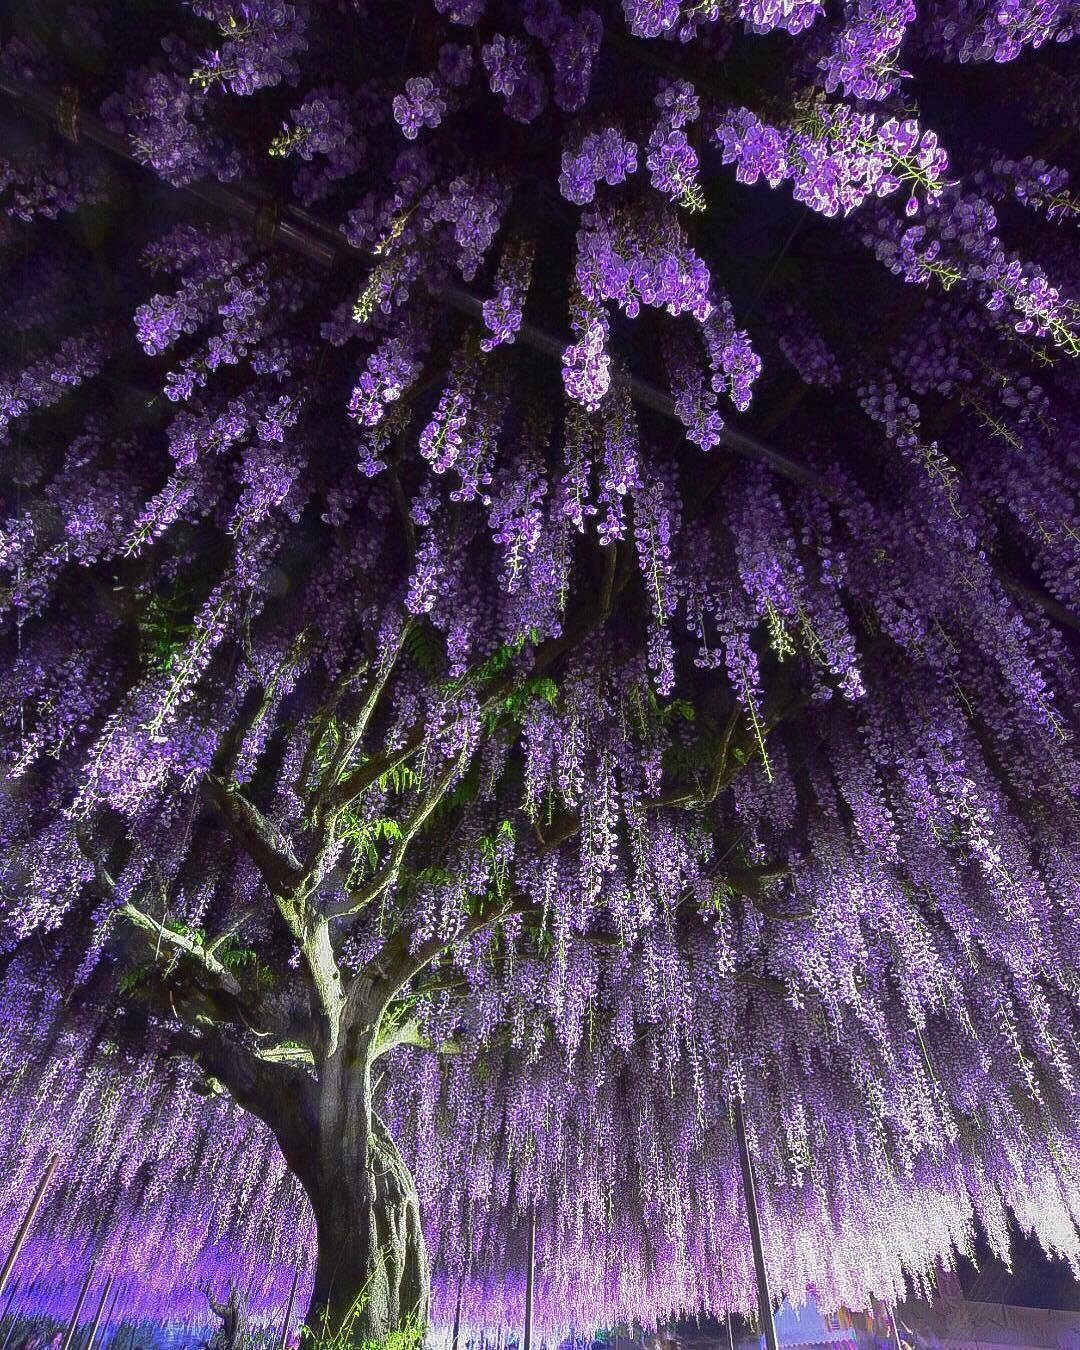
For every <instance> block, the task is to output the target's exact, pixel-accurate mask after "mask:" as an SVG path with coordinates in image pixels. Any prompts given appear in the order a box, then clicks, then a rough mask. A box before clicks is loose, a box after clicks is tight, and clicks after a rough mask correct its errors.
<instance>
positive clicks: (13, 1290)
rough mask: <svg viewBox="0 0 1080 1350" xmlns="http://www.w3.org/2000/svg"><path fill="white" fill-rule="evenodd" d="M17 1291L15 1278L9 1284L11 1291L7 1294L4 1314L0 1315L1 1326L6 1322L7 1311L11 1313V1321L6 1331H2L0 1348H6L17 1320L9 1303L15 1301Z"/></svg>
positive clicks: (0, 1349) (3, 1349)
mask: <svg viewBox="0 0 1080 1350" xmlns="http://www.w3.org/2000/svg"><path fill="white" fill-rule="evenodd" d="M18 1292H19V1281H18V1280H16V1281H15V1283H14V1284H13V1285H12V1286H11V1293H10V1294H8V1300H7V1303H5V1304H4V1315H3V1317H0V1326H3V1324H4V1323H5V1322H7V1316H8V1313H11V1321H10V1322H8V1328H7V1331H5V1332H4V1343H3V1345H2V1346H0V1350H7V1343H8V1341H10V1340H11V1333H12V1332H13V1331H14V1330H15V1323H16V1322H17V1321H18V1318H17V1317H16V1315H15V1314H14V1313H13V1312H11V1305H12V1304H13V1303H14V1302H15V1295H16V1294H17V1293H18Z"/></svg>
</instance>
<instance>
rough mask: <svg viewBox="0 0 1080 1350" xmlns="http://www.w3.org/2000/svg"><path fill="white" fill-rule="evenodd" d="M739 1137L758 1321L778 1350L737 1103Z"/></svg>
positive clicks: (768, 1349) (771, 1349)
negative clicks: (755, 1281) (755, 1277)
mask: <svg viewBox="0 0 1080 1350" xmlns="http://www.w3.org/2000/svg"><path fill="white" fill-rule="evenodd" d="M735 1137H736V1139H737V1140H738V1143H739V1163H740V1165H741V1167H742V1183H743V1196H744V1197H745V1199H746V1222H747V1224H748V1225H749V1228H750V1246H751V1248H752V1249H753V1253H754V1273H755V1275H756V1276H757V1296H758V1319H759V1320H760V1322H761V1330H762V1331H763V1332H764V1334H765V1350H777V1347H776V1323H775V1322H774V1321H773V1311H772V1298H771V1296H770V1294H769V1275H768V1272H767V1271H766V1269H765V1249H764V1247H763V1246H762V1244H761V1221H760V1219H759V1217H758V1207H757V1192H756V1191H755V1189H754V1169H753V1167H752V1166H751V1165H750V1149H749V1147H748V1146H747V1143H746V1122H745V1121H744V1120H743V1112H742V1102H740V1101H739V1100H738V1098H736V1100H735Z"/></svg>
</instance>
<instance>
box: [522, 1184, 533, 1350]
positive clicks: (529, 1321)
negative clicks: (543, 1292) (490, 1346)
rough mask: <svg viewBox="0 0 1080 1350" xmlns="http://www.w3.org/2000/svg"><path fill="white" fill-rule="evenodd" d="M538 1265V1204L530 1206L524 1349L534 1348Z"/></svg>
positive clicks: (530, 1349)
mask: <svg viewBox="0 0 1080 1350" xmlns="http://www.w3.org/2000/svg"><path fill="white" fill-rule="evenodd" d="M535 1267H536V1205H535V1204H532V1205H530V1206H529V1252H528V1256H527V1257H526V1264H525V1339H524V1341H523V1342H522V1350H532V1331H533V1280H534V1275H535Z"/></svg>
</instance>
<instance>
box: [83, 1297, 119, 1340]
mask: <svg viewBox="0 0 1080 1350" xmlns="http://www.w3.org/2000/svg"><path fill="white" fill-rule="evenodd" d="M119 1297H120V1286H119V1285H114V1286H113V1296H112V1302H111V1303H110V1304H109V1311H108V1312H107V1313H106V1314H105V1324H104V1326H103V1328H102V1331H101V1343H102V1345H104V1344H105V1337H106V1336H107V1335H108V1334H109V1328H110V1327H111V1326H112V1321H113V1314H114V1313H115V1312H116V1300H117V1299H118V1298H119ZM116 1330H117V1332H119V1330H120V1328H119V1326H118V1327H117V1328H116ZM87 1350H89V1347H87Z"/></svg>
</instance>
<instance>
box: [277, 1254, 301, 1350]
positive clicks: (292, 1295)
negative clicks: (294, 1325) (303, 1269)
mask: <svg viewBox="0 0 1080 1350" xmlns="http://www.w3.org/2000/svg"><path fill="white" fill-rule="evenodd" d="M299 1283H300V1260H299V1258H297V1261H296V1268H295V1269H294V1270H293V1277H292V1288H291V1289H290V1290H289V1302H288V1304H287V1305H286V1308H285V1321H284V1322H282V1324H281V1341H280V1343H279V1347H278V1350H285V1347H286V1345H288V1343H289V1323H290V1322H291V1321H292V1314H293V1305H294V1304H295V1303H296V1286H297V1285H298V1284H299Z"/></svg>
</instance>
